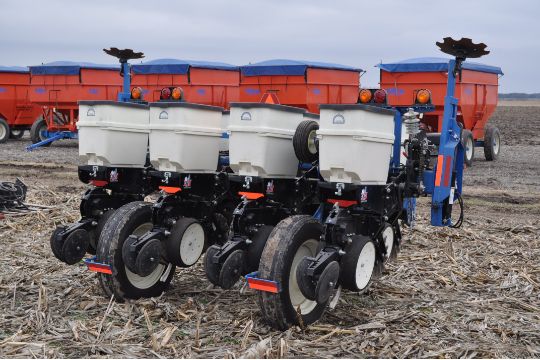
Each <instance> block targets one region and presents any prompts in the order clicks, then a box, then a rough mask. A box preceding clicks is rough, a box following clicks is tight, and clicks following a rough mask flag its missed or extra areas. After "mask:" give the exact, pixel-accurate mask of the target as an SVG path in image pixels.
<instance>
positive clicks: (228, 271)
mask: <svg viewBox="0 0 540 360" xmlns="http://www.w3.org/2000/svg"><path fill="white" fill-rule="evenodd" d="M245 262H246V252H245V251H244V250H235V251H233V252H232V253H231V254H230V255H229V256H228V257H227V259H225V261H224V262H223V265H222V266H221V270H220V272H219V286H220V287H221V288H222V289H225V290H227V289H230V288H232V287H233V285H234V284H236V283H237V282H238V280H240V276H242V275H243V274H244V268H245Z"/></svg>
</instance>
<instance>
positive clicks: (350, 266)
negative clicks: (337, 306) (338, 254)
mask: <svg viewBox="0 0 540 360" xmlns="http://www.w3.org/2000/svg"><path fill="white" fill-rule="evenodd" d="M351 238H352V240H353V241H352V242H351V244H350V245H349V246H348V247H347V248H346V249H345V255H343V257H342V259H341V270H342V271H341V284H342V285H343V287H344V288H345V289H349V290H351V291H357V292H358V291H365V290H367V288H368V287H369V285H370V284H371V280H372V278H373V274H374V273H375V265H376V263H377V250H376V248H375V244H374V243H373V241H371V239H370V238H369V237H367V236H364V235H354V236H352V237H351Z"/></svg>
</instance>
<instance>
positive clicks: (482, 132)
mask: <svg viewBox="0 0 540 360" xmlns="http://www.w3.org/2000/svg"><path fill="white" fill-rule="evenodd" d="M447 65H448V59H446V58H437V57H435V58H415V59H409V60H404V61H399V62H395V63H384V64H379V65H377V66H378V67H379V68H380V87H381V89H384V90H385V91H386V94H387V101H388V104H389V105H391V106H397V107H403V106H412V105H420V104H432V105H433V106H434V107H435V109H434V111H431V112H429V113H426V114H424V117H423V119H422V123H423V124H424V125H425V126H426V130H427V131H428V132H430V133H440V132H441V129H442V122H443V115H444V100H445V95H446V83H447V80H448V75H447V71H448V68H447ZM502 75H503V73H502V71H501V68H499V67H496V66H490V65H484V64H479V63H475V62H469V61H465V62H463V64H462V71H461V78H460V79H458V81H457V82H456V89H455V96H456V97H457V98H458V99H459V105H458V109H457V121H458V123H459V124H460V126H461V127H462V128H463V129H464V130H463V132H462V142H463V145H464V147H465V163H466V164H467V165H469V166H470V165H472V161H473V157H474V149H475V147H483V148H484V156H485V158H486V160H488V161H492V160H496V159H497V157H498V156H499V151H500V144H501V139H500V133H499V130H498V129H497V128H496V127H493V126H491V127H490V126H488V125H487V123H488V121H489V118H490V117H491V115H492V114H493V112H494V111H495V108H496V106H497V99H498V78H499V76H502ZM365 94H366V96H368V94H367V93H365ZM379 98H380V97H379ZM365 99H367V97H366V98H365ZM376 99H377V94H376V93H374V96H373V100H372V101H375V100H376Z"/></svg>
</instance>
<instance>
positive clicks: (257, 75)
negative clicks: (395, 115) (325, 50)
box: [240, 60, 362, 113]
mask: <svg viewBox="0 0 540 360" xmlns="http://www.w3.org/2000/svg"><path fill="white" fill-rule="evenodd" d="M361 72H362V70H361V69H357V68H353V67H350V66H345V65H339V64H330V63H321V62H306V61H295V60H268V61H263V62H259V63H254V64H249V65H245V66H242V67H240V73H241V75H240V101H242V102H258V101H260V100H261V97H262V95H263V94H265V93H275V94H277V97H278V98H279V101H280V103H281V104H285V105H290V106H296V107H300V108H304V109H307V110H308V111H310V112H312V113H319V105H320V104H355V103H356V102H357V100H358V90H359V87H360V74H361Z"/></svg>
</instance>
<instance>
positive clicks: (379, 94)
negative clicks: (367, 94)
mask: <svg viewBox="0 0 540 360" xmlns="http://www.w3.org/2000/svg"><path fill="white" fill-rule="evenodd" d="M373 101H375V102H376V103H377V104H382V103H384V102H385V101H386V91H384V90H383V89H379V90H377V91H375V94H373Z"/></svg>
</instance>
